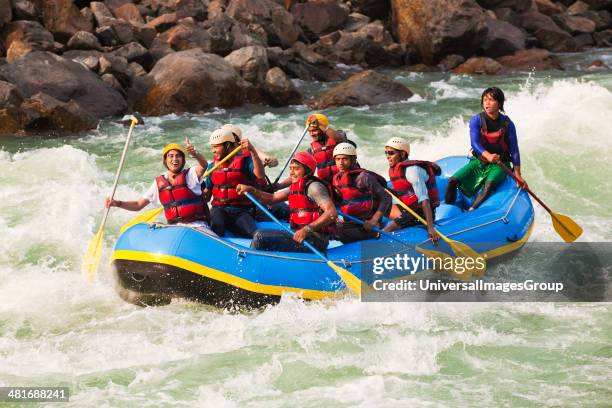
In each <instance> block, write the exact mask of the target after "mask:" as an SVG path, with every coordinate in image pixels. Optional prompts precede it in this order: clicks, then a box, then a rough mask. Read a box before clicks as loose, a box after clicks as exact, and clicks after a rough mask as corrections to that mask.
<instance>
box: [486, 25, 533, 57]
mask: <svg viewBox="0 0 612 408" xmlns="http://www.w3.org/2000/svg"><path fill="white" fill-rule="evenodd" d="M487 27H488V31H487V37H486V39H485V41H484V43H483V44H482V51H483V52H484V54H485V55H487V56H489V57H492V58H497V57H501V56H502V55H509V54H514V53H515V52H516V51H518V50H522V49H525V44H526V42H527V37H526V36H525V34H524V33H523V32H522V31H521V30H520V29H518V28H516V27H515V26H513V25H512V24H510V23H507V22H505V21H502V20H497V19H494V18H487Z"/></svg>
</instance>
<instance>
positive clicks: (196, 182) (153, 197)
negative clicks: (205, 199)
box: [142, 166, 202, 205]
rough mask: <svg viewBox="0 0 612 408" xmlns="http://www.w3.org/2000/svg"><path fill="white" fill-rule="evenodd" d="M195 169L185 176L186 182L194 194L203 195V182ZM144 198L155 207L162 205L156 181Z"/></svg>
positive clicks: (191, 169) (190, 169) (191, 168)
mask: <svg viewBox="0 0 612 408" xmlns="http://www.w3.org/2000/svg"><path fill="white" fill-rule="evenodd" d="M195 169H196V166H194V167H190V168H189V170H188V171H187V174H186V175H185V181H186V182H187V187H189V189H190V190H191V191H193V193H194V194H196V195H202V180H201V179H199V178H198V174H197V173H196V171H195ZM163 176H164V177H166V175H165V174H163ZM166 178H167V177H166ZM142 198H144V199H145V200H147V201H149V202H150V203H151V204H153V205H161V203H160V202H159V190H158V189H157V183H155V180H153V184H151V187H149V189H148V190H147V191H145V193H144V195H143V196H142Z"/></svg>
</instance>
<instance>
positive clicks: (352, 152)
mask: <svg viewBox="0 0 612 408" xmlns="http://www.w3.org/2000/svg"><path fill="white" fill-rule="evenodd" d="M339 154H343V155H345V156H357V149H356V148H355V146H353V145H352V144H350V143H346V142H342V143H338V144H337V145H336V147H334V157H336V156H338V155H339Z"/></svg>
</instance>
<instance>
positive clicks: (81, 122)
mask: <svg viewBox="0 0 612 408" xmlns="http://www.w3.org/2000/svg"><path fill="white" fill-rule="evenodd" d="M21 108H22V109H23V110H25V111H26V112H27V113H28V116H29V121H28V124H27V127H26V128H27V130H28V131H30V132H44V133H49V132H51V133H55V132H69V133H75V132H81V131H84V130H90V129H95V128H96V126H97V125H98V120H97V119H96V118H95V117H94V116H93V115H92V114H91V113H90V112H88V111H87V110H85V109H83V108H82V107H81V106H80V105H79V104H78V103H77V102H75V101H74V100H73V99H70V100H69V101H68V102H62V101H60V100H58V99H56V98H54V97H52V96H50V95H47V94H45V93H43V92H39V93H37V94H36V95H33V96H32V97H30V98H29V99H27V100H25V101H24V102H23V104H22V105H21Z"/></svg>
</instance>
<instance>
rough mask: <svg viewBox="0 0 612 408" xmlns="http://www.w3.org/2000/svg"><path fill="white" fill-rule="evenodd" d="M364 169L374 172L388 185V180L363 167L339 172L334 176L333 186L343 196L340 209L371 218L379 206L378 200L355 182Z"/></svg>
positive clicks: (359, 216) (355, 215) (357, 216)
mask: <svg viewBox="0 0 612 408" xmlns="http://www.w3.org/2000/svg"><path fill="white" fill-rule="evenodd" d="M364 171H368V172H369V173H371V174H374V175H375V176H376V177H377V178H378V179H379V181H380V182H381V183H382V184H383V185H385V186H386V181H385V179H384V178H382V176H379V175H378V174H376V173H374V172H371V171H369V170H366V169H361V168H357V169H353V170H349V171H345V172H343V173H338V174H336V175H335V176H334V178H333V186H334V188H335V189H336V190H337V191H338V193H339V194H340V196H341V197H342V201H341V203H340V210H341V211H342V212H343V213H346V214H348V215H352V216H353V217H356V218H359V219H361V220H367V219H368V218H370V216H371V215H372V214H373V213H374V212H375V211H376V209H377V208H378V200H377V199H376V197H375V196H374V194H372V193H371V192H369V191H362V190H360V189H358V188H357V185H356V184H355V179H356V178H357V176H358V175H359V174H361V173H363V172H364Z"/></svg>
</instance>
